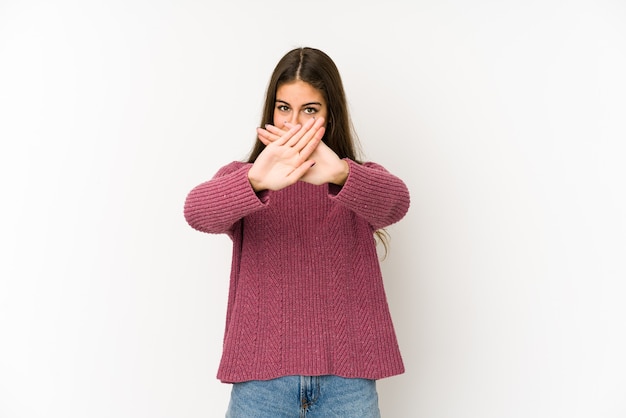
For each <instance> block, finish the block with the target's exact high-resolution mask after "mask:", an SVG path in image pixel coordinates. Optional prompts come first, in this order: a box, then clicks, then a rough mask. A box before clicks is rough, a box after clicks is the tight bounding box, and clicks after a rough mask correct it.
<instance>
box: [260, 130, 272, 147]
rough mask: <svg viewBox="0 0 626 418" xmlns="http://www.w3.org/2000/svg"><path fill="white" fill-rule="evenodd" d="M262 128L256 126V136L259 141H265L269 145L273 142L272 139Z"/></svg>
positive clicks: (264, 143)
mask: <svg viewBox="0 0 626 418" xmlns="http://www.w3.org/2000/svg"><path fill="white" fill-rule="evenodd" d="M261 131H262V129H261V128H256V133H257V135H256V137H257V138H258V139H259V141H261V142H262V143H263V145H266V146H267V145H269V144H271V143H272V141H270V139H269V138H268V137H267V134H265V133H263V132H261Z"/></svg>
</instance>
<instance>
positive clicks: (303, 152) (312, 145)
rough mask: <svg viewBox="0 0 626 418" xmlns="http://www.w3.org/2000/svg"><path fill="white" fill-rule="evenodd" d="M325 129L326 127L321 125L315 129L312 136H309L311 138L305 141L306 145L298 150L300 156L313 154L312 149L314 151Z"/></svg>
mask: <svg viewBox="0 0 626 418" xmlns="http://www.w3.org/2000/svg"><path fill="white" fill-rule="evenodd" d="M325 131H326V129H325V128H324V127H323V126H322V127H321V128H320V129H318V130H317V132H316V133H315V135H314V136H313V138H311V140H310V141H309V142H307V143H306V145H305V146H304V147H303V148H302V149H301V150H300V151H298V152H299V153H300V157H302V158H309V157H310V156H311V154H313V151H315V149H316V148H317V146H318V145H319V144H320V142H321V141H322V138H323V137H324V132H325Z"/></svg>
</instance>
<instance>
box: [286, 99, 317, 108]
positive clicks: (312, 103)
mask: <svg viewBox="0 0 626 418" xmlns="http://www.w3.org/2000/svg"><path fill="white" fill-rule="evenodd" d="M276 103H284V104H286V105H288V106H291V105H290V104H289V103H288V102H286V101H284V100H280V99H276ZM311 105H317V106H321V105H322V104H321V103H320V102H309V103H304V104H303V105H302V107H305V106H311Z"/></svg>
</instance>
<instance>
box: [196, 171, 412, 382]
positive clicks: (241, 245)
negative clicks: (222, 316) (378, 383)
mask: <svg viewBox="0 0 626 418" xmlns="http://www.w3.org/2000/svg"><path fill="white" fill-rule="evenodd" d="M346 161H347V162H348V164H349V165H350V174H349V176H348V179H347V180H346V182H345V184H344V185H343V187H339V186H336V185H332V184H328V185H323V186H314V185H311V184H308V183H304V182H298V183H296V184H294V185H292V186H289V187H287V188H285V189H282V190H280V191H276V192H271V191H265V192H261V193H255V192H254V190H253V189H252V187H251V186H250V183H249V182H248V178H247V172H248V170H249V168H250V165H251V164H249V163H242V162H233V163H230V164H228V165H227V166H225V167H223V168H222V169H220V170H219V171H218V173H217V174H216V175H215V177H214V178H213V179H212V180H210V181H207V182H206V183H202V184H200V185H199V186H197V187H195V188H194V189H193V190H192V191H191V192H190V193H189V195H188V196H187V199H186V201H185V218H186V219H187V222H188V223H189V225H191V226H192V227H193V228H195V229H197V230H199V231H203V232H208V233H226V234H228V235H229V236H230V238H231V239H232V241H233V254H232V271H231V275H230V292H229V298H228V308H227V313H226V330H225V335H224V346H223V354H222V360H221V363H220V367H219V370H218V373H217V377H218V378H219V379H220V380H222V381H223V382H229V383H232V382H243V381H247V380H267V379H272V378H276V377H280V376H287V375H311V376H314V375H338V376H343V377H360V378H367V379H380V378H383V377H388V376H392V375H396V374H400V373H403V372H404V366H403V363H402V358H401V356H400V351H399V349H398V343H397V340H396V336H395V332H394V329H393V325H392V322H391V316H390V314H389V308H388V306H387V299H386V296H385V291H384V288H383V280H382V276H381V271H380V267H379V264H378V256H377V253H376V248H375V241H374V238H373V232H374V231H375V230H376V229H379V228H383V227H386V226H388V225H390V224H392V223H395V222H397V221H399V220H400V219H402V218H403V217H404V215H405V214H406V212H407V210H408V208H409V192H408V189H407V187H406V185H405V184H404V183H403V182H402V180H400V179H399V178H397V177H395V176H393V175H392V174H390V173H389V172H388V171H387V170H385V169H384V168H383V167H381V166H380V165H378V164H375V163H371V162H370V163H364V164H357V163H355V162H353V161H351V160H348V159H346Z"/></svg>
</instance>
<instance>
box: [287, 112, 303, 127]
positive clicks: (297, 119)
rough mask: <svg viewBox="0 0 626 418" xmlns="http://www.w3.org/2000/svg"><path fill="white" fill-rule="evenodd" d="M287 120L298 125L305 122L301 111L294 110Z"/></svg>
mask: <svg viewBox="0 0 626 418" xmlns="http://www.w3.org/2000/svg"><path fill="white" fill-rule="evenodd" d="M285 122H288V123H291V124H292V125H297V124H302V123H304V120H303V118H302V115H301V114H300V112H292V113H291V115H289V117H288V118H287V119H285Z"/></svg>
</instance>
